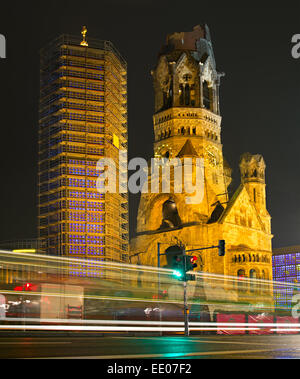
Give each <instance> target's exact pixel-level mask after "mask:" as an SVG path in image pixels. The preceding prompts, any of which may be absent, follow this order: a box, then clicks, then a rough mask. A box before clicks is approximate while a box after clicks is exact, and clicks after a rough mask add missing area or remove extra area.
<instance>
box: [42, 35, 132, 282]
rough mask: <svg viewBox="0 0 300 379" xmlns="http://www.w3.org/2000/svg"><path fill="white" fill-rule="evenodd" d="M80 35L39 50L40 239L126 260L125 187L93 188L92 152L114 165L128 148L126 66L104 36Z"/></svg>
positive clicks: (77, 252)
mask: <svg viewBox="0 0 300 379" xmlns="http://www.w3.org/2000/svg"><path fill="white" fill-rule="evenodd" d="M80 41H81V39H80V38H79V37H78V38H77V37H73V36H69V35H63V36H61V37H59V38H58V39H56V40H55V41H53V42H51V43H50V44H48V46H46V47H45V48H44V49H42V50H41V70H40V108H39V111H40V113H39V173H38V205H39V206H38V209H39V215H38V218H39V227H38V228H39V240H40V241H41V242H43V243H44V244H45V245H46V246H47V248H46V251H47V253H48V254H51V255H60V256H72V257H78V258H83V257H85V258H87V259H93V260H95V259H96V260H100V261H105V260H112V261H117V262H127V261H128V194H127V193H118V192H117V193H114V194H111V193H105V194H104V193H99V192H98V190H97V188H96V180H97V177H98V176H99V170H97V162H98V160H99V159H100V158H102V157H106V158H113V159H114V161H115V162H116V164H117V170H119V167H118V159H119V150H120V149H125V150H126V149H127V76H126V75H127V74H126V72H127V66H126V62H125V61H124V59H123V58H122V57H121V55H120V54H119V53H118V52H117V50H116V49H115V48H114V46H113V45H112V44H111V42H109V41H99V40H95V39H90V38H89V40H88V47H87V46H80ZM116 141H117V142H118V143H116ZM76 270H77V269H76V268H74V275H76V274H78V275H84V274H83V270H77V271H76ZM85 275H87V276H89V275H92V276H99V275H100V273H99V272H92V271H90V270H85Z"/></svg>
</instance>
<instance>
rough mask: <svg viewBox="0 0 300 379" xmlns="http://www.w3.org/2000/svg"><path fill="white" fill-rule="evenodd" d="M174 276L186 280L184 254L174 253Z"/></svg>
mask: <svg viewBox="0 0 300 379" xmlns="http://www.w3.org/2000/svg"><path fill="white" fill-rule="evenodd" d="M172 269H173V276H175V277H176V279H178V280H184V274H185V271H184V259H183V255H174V256H173V258H172Z"/></svg>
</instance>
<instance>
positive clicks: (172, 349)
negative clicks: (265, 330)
mask: <svg viewBox="0 0 300 379" xmlns="http://www.w3.org/2000/svg"><path fill="white" fill-rule="evenodd" d="M0 358H2V359H3V358H44V359H45V358H50V359H51V358H64V359H72V358H77V359H79V358H80V359H87V358H94V359H110V360H114V359H116V360H117V359H191V358H192V359H200V358H206V359H208V358H212V359H245V358H251V359H271V358H281V359H282V358H300V336H299V335H282V336H278V335H270V336H249V335H244V336H226V335H225V336H216V335H214V336H212V335H210V336H208V335H205V336H190V337H183V336H151V337H150V336H149V337H145V336H142V335H141V336H128V337H124V336H117V335H116V336H97V335H95V334H93V335H90V336H87V335H85V336H79V335H78V334H74V335H70V334H69V335H61V336H53V335H52V336H51V334H49V336H39V337H38V336H34V337H10V336H7V335H6V336H5V337H4V336H3V337H2V338H1V339H0Z"/></svg>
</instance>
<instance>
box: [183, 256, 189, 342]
mask: <svg viewBox="0 0 300 379" xmlns="http://www.w3.org/2000/svg"><path fill="white" fill-rule="evenodd" d="M183 256H184V257H185V256H186V251H185V249H183ZM183 307H184V310H183V312H184V335H185V337H188V336H189V314H188V305H187V281H186V259H184V281H183Z"/></svg>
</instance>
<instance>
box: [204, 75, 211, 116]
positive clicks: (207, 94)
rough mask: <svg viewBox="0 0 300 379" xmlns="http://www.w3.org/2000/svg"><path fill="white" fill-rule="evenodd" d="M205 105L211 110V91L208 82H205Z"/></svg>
mask: <svg viewBox="0 0 300 379" xmlns="http://www.w3.org/2000/svg"><path fill="white" fill-rule="evenodd" d="M203 105H204V107H205V108H206V109H210V108H211V89H210V88H209V87H208V83H207V82H206V81H205V82H203Z"/></svg>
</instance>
